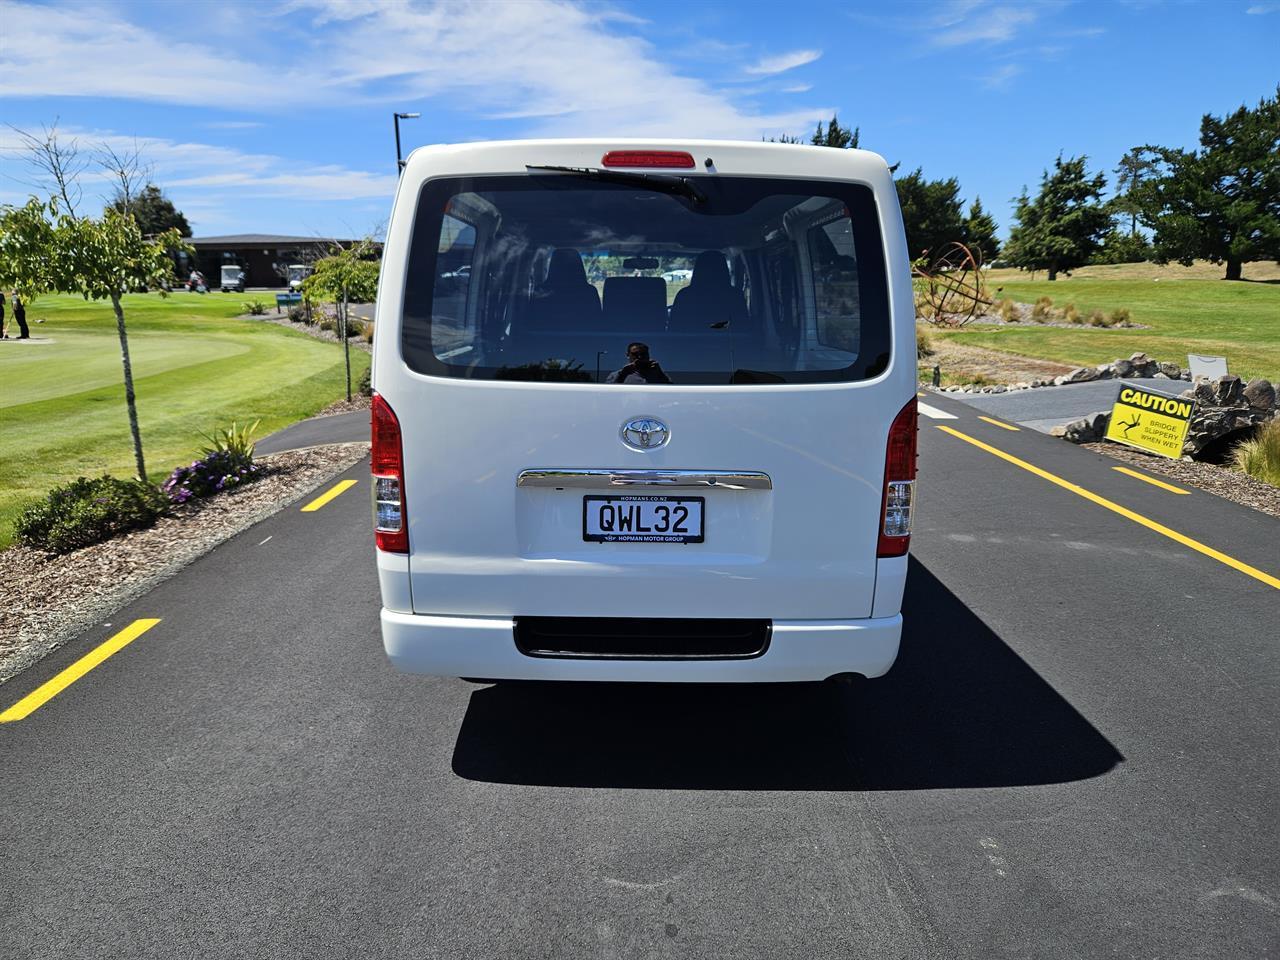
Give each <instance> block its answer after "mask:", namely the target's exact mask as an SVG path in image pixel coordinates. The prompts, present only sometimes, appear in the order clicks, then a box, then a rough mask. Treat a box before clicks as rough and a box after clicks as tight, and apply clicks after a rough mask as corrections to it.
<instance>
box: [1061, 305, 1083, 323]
mask: <svg viewBox="0 0 1280 960" xmlns="http://www.w3.org/2000/svg"><path fill="white" fill-rule="evenodd" d="M1062 319H1063V320H1065V321H1067V323H1083V322H1084V321H1083V320H1081V319H1080V311H1079V310H1077V309H1076V305H1075V304H1074V303H1068V304H1067V305H1066V306H1065V307H1063V308H1062Z"/></svg>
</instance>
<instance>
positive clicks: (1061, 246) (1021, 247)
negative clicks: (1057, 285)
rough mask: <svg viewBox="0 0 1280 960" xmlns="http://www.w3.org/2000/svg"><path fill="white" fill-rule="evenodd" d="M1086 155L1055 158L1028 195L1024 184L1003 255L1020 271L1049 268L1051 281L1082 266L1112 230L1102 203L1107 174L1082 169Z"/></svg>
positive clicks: (1107, 212)
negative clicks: (1066, 158)
mask: <svg viewBox="0 0 1280 960" xmlns="http://www.w3.org/2000/svg"><path fill="white" fill-rule="evenodd" d="M1087 161H1088V157H1072V158H1071V159H1069V160H1063V159H1062V155H1061V154H1059V155H1058V158H1057V159H1056V160H1054V162H1053V171H1052V172H1050V171H1048V170H1046V171H1045V172H1044V175H1043V176H1042V177H1041V180H1040V192H1039V193H1038V194H1037V195H1036V197H1035V198H1034V199H1032V198H1031V197H1030V196H1029V195H1028V194H1027V190H1026V187H1023V189H1022V194H1021V196H1019V197H1018V198H1017V201H1016V202H1017V204H1018V207H1017V210H1016V212H1015V213H1014V216H1015V217H1016V218H1017V221H1018V222H1017V224H1016V225H1015V226H1014V227H1013V229H1012V230H1011V231H1010V232H1009V242H1008V244H1006V245H1005V250H1004V256H1005V259H1006V260H1008V261H1009V262H1010V263H1012V264H1013V265H1014V266H1016V267H1021V268H1022V269H1024V270H1047V271H1048V272H1049V279H1050V280H1057V279H1058V274H1059V273H1061V272H1068V273H1069V272H1070V271H1071V270H1074V269H1075V268H1076V267H1080V266H1083V265H1084V264H1086V263H1088V262H1089V260H1090V259H1091V258H1092V257H1093V256H1094V254H1096V253H1097V251H1098V250H1099V249H1100V247H1101V245H1102V238H1103V237H1104V236H1105V235H1106V233H1107V231H1108V230H1109V229H1110V228H1111V213H1110V211H1109V210H1108V209H1107V205H1106V204H1104V203H1103V202H1102V199H1101V198H1102V191H1103V189H1104V188H1105V187H1106V183H1107V180H1106V177H1104V176H1103V175H1102V174H1101V173H1098V174H1093V175H1092V176H1091V175H1090V174H1089V172H1088V171H1087V170H1086V169H1085V163H1086V162H1087Z"/></svg>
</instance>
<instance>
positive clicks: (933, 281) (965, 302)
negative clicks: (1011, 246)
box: [911, 242, 993, 327]
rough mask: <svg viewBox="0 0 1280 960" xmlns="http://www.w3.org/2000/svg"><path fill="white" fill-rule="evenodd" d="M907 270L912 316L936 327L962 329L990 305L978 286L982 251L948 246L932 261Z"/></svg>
mask: <svg viewBox="0 0 1280 960" xmlns="http://www.w3.org/2000/svg"><path fill="white" fill-rule="evenodd" d="M927 256H928V252H927V251H926V256H925V257H921V258H920V259H919V260H917V261H916V262H915V263H914V264H913V265H912V268H911V274H912V278H913V280H914V281H915V283H914V286H915V294H916V317H917V319H920V320H926V321H928V322H929V323H932V324H934V325H936V326H940V327H963V326H964V325H965V324H966V323H969V322H970V321H972V320H974V319H975V318H976V317H979V316H982V315H983V314H984V313H986V311H987V308H988V307H990V306H991V305H992V303H993V301H992V299H991V297H990V296H988V294H987V291H986V288H985V287H984V286H983V284H982V251H981V250H978V249H977V248H974V249H972V250H971V249H969V248H968V247H966V246H965V245H964V244H963V243H958V242H957V243H949V244H947V245H946V246H945V247H943V248H942V251H941V252H940V253H939V254H937V255H936V256H935V257H933V258H932V259H927Z"/></svg>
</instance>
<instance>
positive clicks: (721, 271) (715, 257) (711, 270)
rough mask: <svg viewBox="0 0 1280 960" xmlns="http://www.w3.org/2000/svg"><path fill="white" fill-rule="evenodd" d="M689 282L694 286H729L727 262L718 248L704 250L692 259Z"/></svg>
mask: <svg viewBox="0 0 1280 960" xmlns="http://www.w3.org/2000/svg"><path fill="white" fill-rule="evenodd" d="M689 282H690V284H692V285H693V286H696V287H701V286H708V287H727V286H729V264H728V263H726V262H725V259H724V254H723V253H721V252H720V251H719V250H704V251H702V253H700V254H698V258H697V259H696V260H694V261H693V277H692V278H691V279H690V281H689Z"/></svg>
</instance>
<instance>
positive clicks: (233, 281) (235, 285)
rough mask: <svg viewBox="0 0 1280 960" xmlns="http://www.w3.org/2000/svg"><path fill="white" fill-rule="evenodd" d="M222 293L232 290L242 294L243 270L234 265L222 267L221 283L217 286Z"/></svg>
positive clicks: (226, 264) (225, 264) (227, 264)
mask: <svg viewBox="0 0 1280 960" xmlns="http://www.w3.org/2000/svg"><path fill="white" fill-rule="evenodd" d="M219 286H220V287H221V289H222V292H223V293H227V292H228V291H231V290H234V291H235V292H236V293H244V268H243V267H241V266H239V265H237V264H234V263H224V264H223V265H222V282H221V283H220V284H219Z"/></svg>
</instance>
